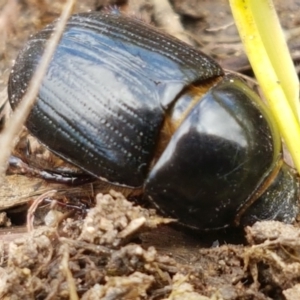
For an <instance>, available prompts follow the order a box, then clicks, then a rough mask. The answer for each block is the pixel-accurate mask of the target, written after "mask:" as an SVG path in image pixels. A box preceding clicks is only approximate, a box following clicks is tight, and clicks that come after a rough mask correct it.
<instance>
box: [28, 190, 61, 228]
mask: <svg viewBox="0 0 300 300" xmlns="http://www.w3.org/2000/svg"><path fill="white" fill-rule="evenodd" d="M55 194H56V191H55V190H53V191H48V192H46V193H44V194H43V195H41V196H39V197H38V198H36V199H35V200H34V202H33V203H32V205H31V206H30V208H29V210H28V212H27V231H28V232H30V231H32V230H33V220H34V213H35V211H36V209H37V207H38V206H39V204H40V203H41V202H42V201H43V200H44V199H45V198H47V197H52V196H53V195H55Z"/></svg>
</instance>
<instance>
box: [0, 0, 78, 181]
mask: <svg viewBox="0 0 300 300" xmlns="http://www.w3.org/2000/svg"><path fill="white" fill-rule="evenodd" d="M74 4H75V0H68V1H67V3H66V5H65V7H64V9H63V11H62V13H61V17H60V19H59V21H58V22H57V25H56V30H55V33H54V34H53V36H52V37H51V38H50V39H49V41H48V42H47V45H46V47H45V52H44V54H43V57H42V59H41V63H40V64H39V66H38V68H37V70H36V72H35V73H34V75H33V77H32V80H31V81H30V84H29V86H28V89H27V92H26V93H25V95H24V97H23V99H22V101H21V103H20V105H18V107H17V108H16V110H15V112H14V113H13V115H12V116H11V118H10V119H9V120H8V121H7V123H6V126H5V128H4V130H3V134H2V135H1V136H0V145H1V154H0V181H2V180H3V177H4V175H5V172H6V169H7V162H8V158H9V156H10V154H11V151H12V149H13V148H14V146H15V144H16V143H17V138H16V137H17V136H18V135H19V134H20V132H21V130H22V127H23V124H24V123H25V121H26V119H27V117H28V115H29V113H30V110H31V108H32V106H33V105H34V103H35V100H36V96H37V94H38V91H39V87H40V85H41V83H42V80H43V78H44V75H45V74H46V72H47V69H48V65H49V63H50V61H51V58H52V56H53V54H54V51H55V49H56V46H57V44H58V42H59V40H60V38H61V36H62V33H63V31H64V28H65V25H66V22H67V20H68V18H69V16H70V14H71V13H72V10H73V6H74Z"/></svg>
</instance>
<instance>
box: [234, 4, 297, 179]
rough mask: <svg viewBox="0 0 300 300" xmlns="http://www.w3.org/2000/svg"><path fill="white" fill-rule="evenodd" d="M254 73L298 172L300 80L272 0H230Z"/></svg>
mask: <svg viewBox="0 0 300 300" xmlns="http://www.w3.org/2000/svg"><path fill="white" fill-rule="evenodd" d="M229 1H230V5H231V9H232V13H233V16H234V19H235V23H236V25H237V28H238V30H239V33H240V36H241V39H242V42H243V44H244V47H245V50H246V53H247V55H248V58H249V61H250V63H251V66H252V68H253V70H254V73H255V76H256V78H257V80H258V82H259V84H260V86H261V89H262V91H263V93H264V95H265V97H266V99H267V101H268V103H269V106H270V109H271V111H272V113H273V115H274V118H275V120H276V122H277V124H278V126H279V130H280V132H281V135H282V137H283V139H284V141H285V143H286V145H287V147H288V149H289V151H290V153H291V155H292V157H293V160H294V163H295V166H296V168H297V170H298V172H299V173H300V127H299V96H298V95H299V81H298V77H297V74H296V72H295V68H294V66H293V62H292V60H291V57H290V55H289V52H288V48H287V46H286V43H285V40H284V36H283V33H282V30H281V27H280V24H279V21H278V18H277V15H276V12H275V9H274V6H273V3H272V1H271V0H229Z"/></svg>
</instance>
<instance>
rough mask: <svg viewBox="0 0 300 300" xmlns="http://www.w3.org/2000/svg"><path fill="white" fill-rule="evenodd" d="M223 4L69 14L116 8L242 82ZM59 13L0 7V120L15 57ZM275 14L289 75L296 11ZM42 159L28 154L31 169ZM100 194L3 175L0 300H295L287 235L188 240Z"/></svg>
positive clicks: (147, 3) (299, 272)
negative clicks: (212, 60)
mask: <svg viewBox="0 0 300 300" xmlns="http://www.w3.org/2000/svg"><path fill="white" fill-rule="evenodd" d="M227 2H228V1H225V0H214V1H211V0H201V1H199V0H173V1H171V3H172V7H173V9H174V11H172V10H171V11H170V10H168V9H167V8H166V7H165V6H164V5H163V4H164V3H165V1H154V0H152V1H151V0H128V1H126V0H123V1H122V0H120V1H109V0H104V1H101V0H82V1H78V3H77V5H76V7H75V8H74V12H83V11H88V10H100V9H102V8H103V7H105V6H108V5H114V4H118V5H119V6H120V7H121V10H122V11H124V13H126V14H129V15H132V16H134V17H139V18H142V19H143V20H145V22H151V23H152V24H154V25H156V26H158V27H160V28H161V29H162V30H165V31H167V32H169V33H171V34H174V35H175V36H177V37H179V38H182V39H184V40H185V41H187V42H189V43H191V44H193V45H194V46H195V47H199V48H201V49H202V50H203V51H204V52H206V53H208V54H209V55H211V56H213V57H214V58H215V59H216V60H217V61H219V63H220V64H221V65H222V66H223V67H224V68H226V69H230V70H233V71H237V72H243V73H244V74H248V75H249V74H250V75H251V68H250V66H249V64H248V61H247V58H246V56H245V54H244V52H243V48H242V45H241V42H240V40H239V37H238V34H237V31H236V28H235V26H234V23H233V20H232V16H231V13H230V8H229V6H228V3H227ZM63 3H64V1H58V0H55V1H54V0H52V1H48V0H43V1H38V0H23V1H17V0H7V1H5V0H4V1H0V7H1V10H0V28H1V30H0V116H3V115H6V114H7V111H8V110H9V108H8V107H6V108H5V109H4V108H3V107H2V105H3V104H4V103H5V101H6V99H7V96H6V95H7V91H6V88H7V80H8V76H9V72H10V69H11V66H12V64H13V61H14V59H15V58H16V55H17V53H18V51H19V49H20V48H21V47H22V45H24V42H25V41H26V40H27V39H28V37H29V35H30V34H32V33H34V32H36V31H38V30H39V29H41V28H42V27H44V26H45V25H46V24H48V23H49V22H51V21H52V20H53V19H55V18H57V17H58V16H59V14H60V12H61V10H62V7H63ZM275 4H276V7H277V9H278V12H279V16H280V19H281V22H282V25H283V27H284V29H285V31H286V34H287V38H288V42H289V47H290V50H291V53H292V56H293V58H294V61H295V63H296V66H297V64H298V60H299V59H300V56H299V46H300V34H299V28H298V26H299V24H300V9H299V8H300V1H298V0H286V1H284V3H283V1H281V0H277V1H275ZM182 30H183V31H182ZM1 107H2V108H1ZM24 138H25V140H27V139H28V138H29V139H30V137H28V136H27V134H26V133H24V134H23V136H22V139H21V140H20V143H19V151H20V149H24V147H25V146H24ZM22 143H23V144H22ZM25 144H26V142H25ZM32 144H33V143H31V145H32ZM38 151H40V150H38ZM38 151H37V152H38ZM45 153H46V154H45ZM47 155H48V154H47V151H45V152H43V153H41V152H38V154H37V156H36V157H35V158H34V161H36V160H37V159H38V158H39V157H40V156H43V157H45V156H46V157H47ZM52 190H56V191H57V192H56V193H54V192H51V191H52ZM101 191H102V192H103V186H99V185H98V184H97V185H94V186H92V185H91V184H85V185H84V186H82V187H66V186H65V185H62V184H51V183H47V182H45V181H43V180H42V179H39V178H29V177H27V176H24V175H16V174H14V175H7V176H6V178H5V179H4V180H3V181H2V182H1V187H0V210H1V211H2V213H0V226H2V227H3V229H2V230H1V231H0V299H24V300H25V299H78V298H80V299H174V300H175V299H199V300H200V299H201V300H204V299H215V300H216V299H287V300H290V299H300V296H299V295H300V259H299V257H298V255H299V251H300V230H299V229H298V227H297V226H294V225H285V224H281V223H279V222H274V221H269V222H260V223H256V224H255V225H254V226H252V227H248V228H246V229H245V230H244V229H239V230H224V231H221V232H213V233H211V232H210V233H203V232H202V233H201V232H196V231H194V232H187V231H186V230H184V229H183V228H180V227H178V226H173V225H174V223H173V220H170V219H165V218H162V217H161V216H159V215H157V214H156V213H155V211H154V210H151V209H147V208H142V207H140V206H138V205H135V204H134V203H133V202H129V201H127V200H126V199H125V198H124V196H123V195H122V194H120V193H117V192H110V193H107V194H104V195H103V194H101V193H99V192H101ZM94 195H96V196H94ZM44 198H46V200H47V201H44V202H43V203H46V204H44V205H43V206H41V207H40V208H39V209H38V210H36V211H35V209H34V206H33V205H35V204H38V203H39V202H41V201H42V200H43V199H44ZM70 199H71V200H72V203H70ZM54 200H55V201H56V202H55V201H54ZM47 203H50V204H47ZM92 203H96V204H95V205H93V204H92ZM30 205H31V207H30V210H29V211H28V212H27V208H28V207H29V206H30ZM92 206H94V207H93V208H91V209H87V207H92ZM26 219H27V222H26ZM33 219H34V220H33ZM26 223H27V230H26ZM17 225H18V226H17ZM33 227H34V228H35V229H33ZM27 231H29V232H27ZM298 238H299V241H298ZM298 247H299V248H298Z"/></svg>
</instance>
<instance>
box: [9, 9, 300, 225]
mask: <svg viewBox="0 0 300 300" xmlns="http://www.w3.org/2000/svg"><path fill="white" fill-rule="evenodd" d="M53 28H54V25H53V24H52V25H49V26H48V27H46V28H45V29H44V30H42V31H41V32H39V33H38V34H37V35H35V36H34V37H32V38H31V39H30V40H29V41H28V43H27V44H26V46H25V47H24V49H23V50H22V51H21V52H20V54H19V56H18V59H17V60H16V63H15V66H14V68H13V70H12V73H11V76H10V79H9V85H8V88H9V90H8V91H9V100H10V103H11V106H12V107H13V108H15V107H16V106H17V104H18V102H19V101H20V99H21V98H22V95H23V94H24V92H25V91H26V88H27V86H28V83H29V82H30V79H31V78H32V75H33V73H34V71H35V69H36V66H37V65H38V63H39V61H40V58H41V55H42V53H43V50H44V47H45V43H46V41H47V40H48V39H49V37H50V36H51V34H52V32H53ZM26 126H27V128H28V129H29V131H30V132H31V133H32V134H33V135H34V136H36V137H37V138H38V139H39V140H40V141H41V142H42V143H43V144H45V145H46V146H47V147H48V148H49V149H50V150H52V151H53V152H54V153H56V154H58V155H59V156H60V157H62V158H64V159H65V160H67V161H68V162H70V163H72V164H74V165H77V166H78V167H79V168H81V169H82V170H84V171H86V172H88V173H89V174H92V175H93V176H95V177H97V178H99V179H101V180H104V181H108V182H110V183H112V185H117V186H126V187H130V188H132V189H137V188H141V189H143V190H144V195H145V196H146V197H147V198H148V199H150V200H151V201H152V202H153V203H154V204H155V206H156V207H157V208H158V209H159V210H160V211H162V212H164V213H165V214H166V215H168V216H170V217H173V218H176V219H178V220H179V222H181V223H183V224H185V225H187V226H189V227H192V228H198V229H213V228H221V227H225V226H230V225H234V224H235V225H237V224H251V223H253V222H254V221H256V220H261V219H276V220H282V221H285V222H291V221H293V220H294V218H295V216H296V214H297V213H298V196H299V184H298V180H297V179H296V177H295V176H294V173H293V171H292V170H291V169H290V168H289V167H288V166H287V165H286V164H285V163H284V162H283V161H282V153H281V141H280V137H279V134H278V130H277V128H276V124H274V121H273V119H272V117H271V116H270V114H269V112H268V110H267V108H266V107H265V105H264V104H263V103H262V102H261V100H260V99H259V98H258V96H257V95H256V94H255V93H254V92H253V91H252V90H251V89H250V88H249V87H248V86H247V85H246V84H245V83H244V82H243V81H242V80H241V79H239V78H238V77H235V76H232V75H224V72H223V70H222V68H221V67H220V66H219V65H218V64H217V63H216V62H215V61H214V60H212V59H211V58H209V57H208V56H206V55H205V54H203V53H202V52H200V51H198V50H195V49H194V48H192V47H190V46H188V45H186V44H185V43H183V42H181V41H179V40H177V39H175V38H173V37H171V36H168V35H166V34H164V33H162V32H160V31H158V30H157V29H155V28H153V27H151V26H149V25H147V24H144V23H143V22H141V21H139V20H136V19H132V18H129V17H126V16H123V15H120V14H110V13H99V12H91V13H83V14H78V15H74V16H72V17H71V18H70V20H69V21H68V23H67V26H66V29H65V32H64V34H63V37H62V39H61V41H60V43H59V45H58V47H57V49H56V52H55V55H54V57H53V59H52V61H51V63H50V66H49V68H48V72H47V75H46V76H45V78H44V80H43V83H42V85H41V87H40V91H39V95H38V99H37V102H36V104H35V106H34V107H33V109H32V111H31V113H30V116H29V118H28V120H27V123H26Z"/></svg>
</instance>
